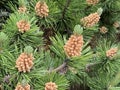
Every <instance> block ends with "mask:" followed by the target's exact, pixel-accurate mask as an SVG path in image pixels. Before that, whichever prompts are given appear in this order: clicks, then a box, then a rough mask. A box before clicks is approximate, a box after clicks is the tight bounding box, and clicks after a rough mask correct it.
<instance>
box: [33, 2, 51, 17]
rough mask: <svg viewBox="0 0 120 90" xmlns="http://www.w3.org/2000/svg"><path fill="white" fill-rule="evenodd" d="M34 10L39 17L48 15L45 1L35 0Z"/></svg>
mask: <svg viewBox="0 0 120 90" xmlns="http://www.w3.org/2000/svg"><path fill="white" fill-rule="evenodd" d="M35 11H36V14H37V15H38V16H40V17H47V16H48V12H49V9H48V6H47V4H46V3H45V2H40V1H39V2H37V4H36V6H35Z"/></svg>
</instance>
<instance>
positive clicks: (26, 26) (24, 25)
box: [17, 20, 30, 33]
mask: <svg viewBox="0 0 120 90" xmlns="http://www.w3.org/2000/svg"><path fill="white" fill-rule="evenodd" d="M17 27H18V29H19V31H20V32H22V33H24V32H26V31H28V30H30V24H29V23H28V22H27V21H25V20H20V21H19V22H17Z"/></svg>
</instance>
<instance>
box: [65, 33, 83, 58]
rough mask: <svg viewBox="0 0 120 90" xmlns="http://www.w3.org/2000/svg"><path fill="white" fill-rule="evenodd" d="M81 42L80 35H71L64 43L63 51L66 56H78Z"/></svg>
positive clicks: (81, 45)
mask: <svg viewBox="0 0 120 90" xmlns="http://www.w3.org/2000/svg"><path fill="white" fill-rule="evenodd" d="M83 43H84V41H83V36H82V35H75V34H74V35H71V37H70V38H69V40H68V41H67V43H66V44H65V45H64V51H65V53H66V54H67V56H68V57H73V56H80V55H81V51H82V47H83Z"/></svg>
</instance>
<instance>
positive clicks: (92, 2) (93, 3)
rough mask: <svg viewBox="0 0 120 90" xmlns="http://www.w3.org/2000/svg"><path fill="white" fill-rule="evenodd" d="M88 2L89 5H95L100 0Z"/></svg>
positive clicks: (88, 0) (87, 0) (89, 0)
mask: <svg viewBox="0 0 120 90" xmlns="http://www.w3.org/2000/svg"><path fill="white" fill-rule="evenodd" d="M86 2H87V4H89V5H95V4H97V3H99V0H86Z"/></svg>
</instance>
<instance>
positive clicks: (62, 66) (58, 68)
mask: <svg viewBox="0 0 120 90" xmlns="http://www.w3.org/2000/svg"><path fill="white" fill-rule="evenodd" d="M66 65H67V62H64V63H63V64H62V65H60V66H58V67H57V68H56V69H54V70H53V71H55V72H58V71H60V70H61V69H63V68H65V67H66Z"/></svg>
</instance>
